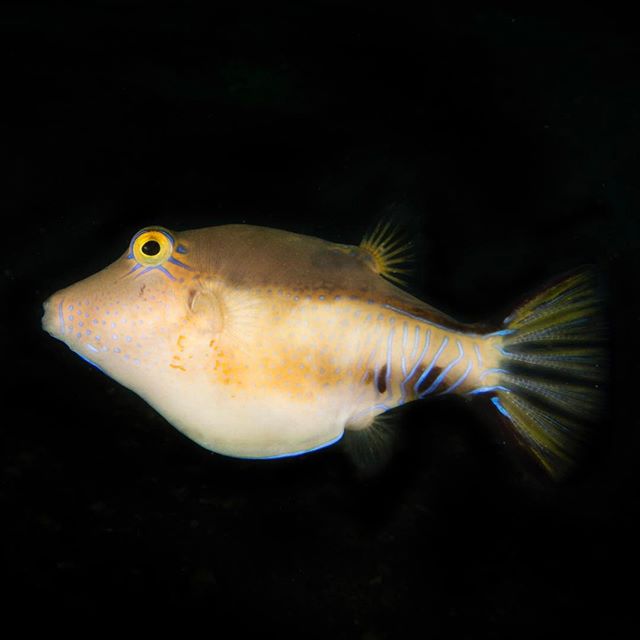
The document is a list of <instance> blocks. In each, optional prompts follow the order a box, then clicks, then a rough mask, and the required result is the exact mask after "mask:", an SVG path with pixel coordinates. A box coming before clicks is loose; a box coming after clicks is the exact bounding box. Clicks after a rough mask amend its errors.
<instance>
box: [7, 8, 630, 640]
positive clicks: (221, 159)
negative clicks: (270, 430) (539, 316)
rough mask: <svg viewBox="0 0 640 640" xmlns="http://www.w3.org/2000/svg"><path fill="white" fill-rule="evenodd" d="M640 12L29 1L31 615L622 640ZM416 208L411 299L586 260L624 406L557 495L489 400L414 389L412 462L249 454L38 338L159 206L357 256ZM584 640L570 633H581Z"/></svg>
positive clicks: (14, 338)
mask: <svg viewBox="0 0 640 640" xmlns="http://www.w3.org/2000/svg"><path fill="white" fill-rule="evenodd" d="M639 32H640V29H639V28H638V25H637V24H636V23H635V22H634V20H633V19H632V15H631V13H629V14H624V13H620V12H618V11H617V10H616V9H614V8H612V7H611V6H610V7H609V8H607V9H602V8H600V9H594V8H588V7H586V6H583V5H580V6H579V7H577V8H576V7H574V6H571V7H570V6H569V5H563V8H561V9H558V8H555V9H553V10H551V9H549V10H547V9H544V8H542V7H541V6H540V5H539V4H538V3H525V4H522V3H520V4H519V5H517V7H516V8H514V7H513V5H512V4H511V3H503V4H501V3H496V2H493V3H485V4H483V5H481V6H475V8H473V9H469V8H465V7H463V6H462V5H459V4H456V3H445V2H436V3H427V4H425V5H423V6H422V8H421V10H420V11H417V10H416V9H410V8H404V7H403V6H402V5H401V4H399V3H389V4H387V5H383V4H380V5H379V6H377V7H375V6H373V5H371V3H351V2H350V3H343V2H314V1H307V2H300V3H290V4H287V3H262V4H250V3H245V2H218V3H208V4H196V3H193V2H185V3H181V4H179V5H177V6H175V7H171V8H169V7H168V6H165V5H162V6H160V5H159V4H157V3H147V4H145V3H142V2H115V1H114V2H106V1H105V2H86V3H82V5H81V6H79V7H71V6H63V5H59V4H55V3H49V4H47V3H42V4H33V3H17V2H16V3H3V4H2V8H1V9H0V37H1V44H0V47H2V67H3V73H2V78H1V82H2V93H3V98H2V107H3V109H4V110H5V115H4V116H3V117H2V125H1V126H2V129H1V134H2V141H3V145H2V146H3V151H4V153H3V155H4V156H5V160H6V164H5V168H4V170H3V180H2V184H3V186H2V195H1V197H2V201H1V203H0V206H1V211H2V219H3V228H4V243H3V258H2V273H1V276H0V277H1V279H0V285H1V287H2V300H3V307H2V308H3V313H2V314H1V315H2V327H1V339H2V353H3V363H2V365H3V366H2V374H1V375H2V397H3V403H2V404H3V419H2V427H1V429H0V455H1V465H0V473H1V485H0V509H1V512H0V513H1V517H2V533H1V535H2V538H3V539H2V541H1V542H2V544H1V551H2V562H3V567H2V580H3V582H4V587H5V590H6V595H5V596H4V597H3V606H4V608H5V610H6V611H9V610H11V611H14V612H16V611H34V610H36V611H39V612H41V611H43V610H47V611H48V610H54V611H58V612H60V611H62V612H67V611H69V612H76V613H80V612H89V613H94V614H96V616H97V617H96V619H104V618H107V617H108V618H113V617H114V616H117V615H118V614H120V613H121V612H124V611H127V612H132V611H138V612H140V611H142V612H147V613H148V616H149V619H152V618H153V619H158V618H162V617H163V616H165V615H167V614H168V613H169V612H178V613H185V612H189V613H190V614H194V615H199V614H200V615H203V616H205V617H207V618H208V619H209V620H210V627H209V628H208V629H207V633H210V634H216V635H220V634H221V625H223V623H232V625H233V629H234V630H235V632H236V633H240V632H242V631H248V630H251V631H256V632H266V631H268V630H278V632H279V633H286V632H290V631H293V632H297V633H301V634H304V637H308V638H329V637H331V638H367V639H377V638H397V637H406V636H407V635H409V634H410V633H411V634H412V635H416V633H417V634H418V635H422V636H424V637H434V638H440V637H453V638H486V637H490V638H502V637H505V638H514V637H517V638H522V637H529V636H534V635H535V636H538V637H549V636H548V634H549V633H551V632H563V633H565V634H568V636H569V637H593V636H601V637H604V638H612V637H618V636H622V635H624V634H625V627H626V623H627V621H629V620H631V619H632V617H633V609H634V607H635V605H636V594H635V593H634V589H633V587H631V588H630V587H628V586H627V585H626V583H625V580H626V578H627V577H631V579H632V580H635V577H636V575H637V571H638V568H639V567H638V561H637V540H638V534H639V531H638V527H637V524H635V518H636V516H637V515H638V477H637V472H636V468H637V457H638V452H639V448H638V429H637V427H638V410H637V401H636V398H635V395H636V391H635V385H636V384H637V374H636V372H637V353H636V346H637V338H636V336H637V322H638V319H639V318H640V312H639V308H638V300H637V278H638V276H639V272H640V269H639V266H640V265H639V259H638V248H639V247H640V233H639V231H640V225H639V222H638V211H639V207H640V183H639V180H638V176H639V172H640V157H639V151H638V149H639V143H640V75H639V74H638V62H639V61H640V56H639V55H638V54H639V52H640V44H639V40H638V35H639ZM388 215H394V216H395V217H396V218H398V219H399V220H400V221H401V222H402V224H403V225H404V227H405V228H406V229H408V231H409V233H410V234H411V235H412V237H413V238H414V239H415V241H416V244H417V247H418V260H417V262H416V274H415V277H414V278H413V279H412V282H411V284H410V289H411V291H412V292H414V293H415V294H416V295H419V296H420V297H422V298H425V299H427V300H429V301H430V302H431V303H432V304H434V305H435V306H438V307H440V308H441V309H443V310H444V311H446V312H448V313H451V314H452V315H454V316H455V317H458V318H459V319H461V320H485V319H491V318H493V319H496V318H500V317H502V316H503V315H504V313H506V312H508V310H509V309H510V306H511V304H512V303H513V302H514V301H515V300H517V299H518V298H519V297H520V296H521V295H522V294H523V293H525V292H526V291H527V290H530V289H531V288H535V287H537V286H539V285H540V284H541V283H543V282H544V281H545V280H546V279H548V278H550V277H553V276H555V275H556V274H558V273H561V272H563V271H565V270H568V269H571V268H573V267H576V266H578V265H580V264H584V263H593V264H597V265H599V267H600V268H601V270H602V272H603V273H604V274H605V276H606V279H607V281H608V289H609V299H610V302H609V305H610V316H611V329H612V331H611V334H612V350H613V374H612V381H611V385H610V387H611V400H610V402H609V406H608V409H607V413H606V419H605V420H604V421H603V424H602V425H601V431H600V437H599V438H597V439H596V446H594V451H593V455H592V456H591V458H590V459H589V460H587V461H586V462H585V463H584V465H583V467H582V468H581V470H580V472H579V473H578V474H577V475H576V476H575V477H574V478H573V479H571V480H570V481H568V482H567V483H564V484H562V485H559V486H552V485H550V484H548V483H545V482H542V481H540V480H539V479H537V478H536V477H535V476H532V475H531V474H529V473H528V472H527V471H526V470H525V469H524V468H523V467H522V466H521V465H519V464H518V463H515V462H514V454H515V452H514V451H513V450H511V449H510V448H509V447H505V446H503V445H502V444H501V442H502V439H501V438H500V437H499V434H497V433H496V432H495V431H494V430H492V429H491V428H487V427H488V424H487V419H486V418H487V416H486V415H485V414H486V411H480V412H476V411H474V408H473V407H471V406H469V405H465V403H463V402H460V401H458V400H457V399H456V398H451V399H447V401H433V402H425V403H422V404H415V405H413V406H409V407H406V408H405V410H404V411H402V412H401V413H400V415H399V416H398V418H397V422H398V430H399V431H400V432H402V434H403V438H402V439H401V444H400V445H399V446H398V451H396V453H395V455H394V456H393V458H392V460H391V462H390V463H389V465H388V467H387V468H386V469H385V470H384V471H382V472H381V473H380V474H378V475H376V476H373V477H362V476H361V475H360V474H359V473H358V472H357V471H356V470H355V469H354V467H353V466H352V464H351V463H350V461H349V459H348V458H347V457H346V456H345V455H344V453H343V452H342V451H341V449H340V447H339V446H336V447H333V448H331V449H328V450H325V451H322V452H319V453H316V454H312V455H309V456H304V457H301V458H295V459H289V460H283V461H278V462H269V463H266V462H262V463H260V462H250V461H238V460H233V459H228V458H223V457H221V456H217V455H214V454H211V453H209V452H207V451H205V450H203V449H200V448H199V447H197V446H196V445H194V444H193V443H191V442H190V441H188V440H186V439H185V438H184V437H183V436H182V435H180V434H179V433H178V432H177V431H175V430H174V429H172V428H171V427H170V426H169V425H168V424H167V423H166V422H165V421H164V420H163V419H162V418H160V417H159V416H158V415H157V414H156V413H155V412H154V411H153V410H152V409H150V408H149V407H148V406H147V405H146V404H145V403H144V402H143V401H142V400H140V399H139V398H137V397H136V396H135V395H134V394H132V393H131V392H129V391H128V390H126V389H124V388H122V387H121V386H119V385H118V384H116V383H115V382H113V381H112V380H110V379H109V378H107V377H106V376H104V375H102V374H100V373H99V372H98V371H96V370H95V369H93V368H91V367H90V366H89V365H88V364H85V363H84V362H82V361H81V360H80V359H79V358H77V357H76V356H75V355H73V354H72V353H71V352H70V351H68V350H67V348H66V347H65V346H64V345H63V344H62V343H59V342H56V341H54V340H52V339H51V338H50V337H49V336H48V335H46V334H45V333H44V332H42V331H41V329H40V318H41V314H42V311H41V304H42V301H43V300H44V299H45V298H46V297H47V296H48V295H50V294H51V293H53V292H54V291H55V290H57V289H59V288H61V287H63V286H66V285H68V284H71V283H72V282H75V281H77V280H79V279H80V278H83V277H85V276H87V275H89V274H91V273H93V272H95V271H96V270H98V269H99V268H102V267H103V266H105V265H106V264H108V263H109V262H111V261H113V260H114V259H116V258H117V257H118V256H119V255H120V254H121V253H122V252H123V250H124V248H125V247H126V246H127V243H128V241H129V238H130V236H131V235H132V234H133V233H134V232H135V231H136V230H137V229H138V228H139V227H142V226H145V225H149V224H161V225H164V226H166V227H168V228H173V229H177V230H181V229H188V228H197V227H202V226H210V225H215V224H221V223H227V222H248V223H253V224H263V225H267V226H273V227H279V228H284V229H288V230H293V231H298V232H302V233H307V234H311V235H317V236H321V237H323V238H326V239H330V240H335V241H339V242H352V243H357V242H358V241H359V239H360V237H361V236H362V234H363V233H364V232H365V231H366V230H367V229H368V228H370V226H371V225H372V224H373V223H375V221H377V220H378V219H380V218H381V217H384V216H388ZM565 637H567V635H565Z"/></svg>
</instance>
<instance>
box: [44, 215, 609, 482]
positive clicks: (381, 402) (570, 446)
mask: <svg viewBox="0 0 640 640" xmlns="http://www.w3.org/2000/svg"><path fill="white" fill-rule="evenodd" d="M401 235H402V234H400V233H399V232H398V231H397V229H396V228H395V227H394V226H393V225H391V224H390V223H389V222H386V223H381V224H379V225H378V226H376V227H375V228H374V230H373V231H372V232H371V233H370V234H368V235H366V236H365V237H364V238H363V240H362V241H361V242H360V244H359V245H355V244H354V245H348V244H340V243H335V242H331V241H327V240H323V239H320V238H316V237H312V236H308V235H302V234H299V233H293V232H289V231H284V230H278V229H272V228H268V227H261V226H254V225H249V224H228V225H220V226H213V227H208V228H202V229H195V230H187V231H172V230H169V229H167V228H164V227H162V226H150V227H145V228H143V229H141V230H140V231H138V232H137V233H135V234H134V236H133V238H132V239H131V241H130V244H129V246H128V247H127V249H126V250H125V252H124V253H123V255H122V256H121V257H120V258H119V259H117V260H116V261H115V262H113V263H112V264H111V265H109V266H107V267H106V268H105V269H103V270H102V271H99V272H98V273H96V274H94V275H91V276H90V277H88V278H86V279H84V280H81V281H80V282H77V283H75V284H72V285H71V286H69V287H67V288H64V289H62V290H60V291H58V292H56V293H54V294H53V295H51V297H49V298H48V299H47V300H46V301H45V302H44V315H43V318H42V325H43V328H44V330H45V331H47V332H48V333H49V334H50V335H51V336H53V337H54V338H57V339H59V340H61V341H63V342H64V343H65V344H66V345H67V346H68V347H69V348H70V349H71V350H72V351H74V352H75V353H76V354H78V355H79V356H80V357H81V358H83V359H84V360H86V361H87V362H89V363H90V364H92V365H94V366H95V367H97V368H98V369H99V370H101V371H102V372H104V373H105V374H106V375H108V376H110V377H111V378H113V379H114V380H116V381H117V382H119V383H120V384H122V385H124V386H125V387H127V388H129V389H131V390H132V391H134V392H135V393H136V394H138V395H139V396H140V397H141V398H143V399H144V400H145V401H146V402H147V403H148V404H149V405H151V406H152V407H153V408H154V409H155V410H156V411H157V412H159V413H160V414H161V415H162V416H163V417H164V418H165V419H166V420H167V421H168V422H169V423H170V424H171V425H173V426H174V427H175V428H177V429H178V430H179V431H181V432H182V433H183V434H185V435H186V436H187V437H188V438H190V439H191V440H193V441H194V442H196V443H197V444H199V445H201V446H202V447H205V448H206V449H209V450H211V451H213V452H216V453H219V454H223V455H226V456H233V457H237V458H253V459H277V458H282V457H288V456H295V455H300V454H303V453H309V452H312V451H316V450H318V449H322V448H324V447H327V446H329V445H332V444H334V443H336V442H338V441H339V440H341V439H342V438H343V436H344V434H345V433H347V434H358V435H359V436H364V437H365V438H367V437H368V438H370V440H371V441H372V442H373V441H375V440H376V438H377V439H378V440H380V438H379V437H377V436H376V434H377V433H378V435H379V430H380V429H381V425H383V424H384V418H385V416H387V415H388V414H387V412H389V411H391V410H392V409H394V408H396V407H399V406H401V405H404V404H407V403H409V402H414V401H418V400H423V399H427V398H432V397H436V396H447V395H448V396H457V397H460V398H464V399H467V400H468V401H470V400H473V399H477V398H485V399H489V400H490V402H491V404H490V405H488V406H490V408H491V410H492V411H493V412H494V413H495V415H496V418H497V419H498V420H501V421H502V422H503V423H504V425H506V427H505V428H506V429H507V430H508V432H509V433H510V434H511V435H513V436H514V439H515V441H516V442H517V443H518V444H519V445H520V446H521V447H522V448H524V449H525V450H526V451H528V452H529V454H530V456H531V459H532V460H533V461H534V462H535V463H536V465H537V466H538V467H539V468H541V469H542V470H544V472H546V474H547V475H548V476H550V477H551V478H554V479H562V478H564V477H566V476H567V475H568V473H569V472H570V471H571V470H572V469H573V468H574V467H575V465H576V461H577V460H578V459H579V457H580V451H582V449H583V443H584V441H585V434H586V433H588V432H589V430H590V426H589V425H590V424H591V423H592V422H593V418H594V416H596V415H598V412H599V410H600V407H601V406H602V398H603V385H604V383H605V377H606V348H605V325H604V321H603V314H602V296H601V293H600V288H599V285H598V282H597V277H596V275H595V274H594V270H593V269H590V268H582V269H578V270H576V271H575V272H571V273H569V274H566V275H565V276H562V277H560V278H558V279H556V280H555V281H554V282H552V283H551V284H549V285H548V286H546V287H544V288H542V289H541V290H540V291H538V292H537V293H535V294H534V295H531V296H529V297H527V298H526V299H525V300H524V301H523V302H521V303H520V304H519V305H518V306H516V308H515V310H514V311H513V312H512V313H511V314H510V315H508V316H507V317H506V318H504V320H503V321H502V322H499V323H497V325H494V326H492V327H489V328H488V329H487V327H486V325H482V324H468V323H464V322H459V321H456V320H454V319H453V318H451V317H449V316H448V315H446V314H444V313H443V312H441V311H439V310H437V309H436V308H434V307H432V306H431V305H429V304H427V303H426V302H423V301H422V300H420V299H419V298H417V297H414V296H413V295H412V294H410V293H409V292H408V291H407V290H406V288H405V287H404V283H403V278H404V276H405V275H406V273H407V271H408V269H407V267H406V266H403V265H406V264H408V262H409V261H410V259H411V251H412V249H411V246H410V244H411V243H409V242H406V241H405V240H403V239H402V237H401Z"/></svg>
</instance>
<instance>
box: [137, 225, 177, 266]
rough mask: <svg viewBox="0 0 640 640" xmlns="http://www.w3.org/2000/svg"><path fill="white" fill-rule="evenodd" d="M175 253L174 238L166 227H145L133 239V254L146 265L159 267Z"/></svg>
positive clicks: (139, 261)
mask: <svg viewBox="0 0 640 640" xmlns="http://www.w3.org/2000/svg"><path fill="white" fill-rule="evenodd" d="M172 253H173V238H172V236H171V234H170V233H169V232H168V231H166V230H165V229H160V228H155V229H143V230H142V231H139V232H138V233H137V234H136V235H135V236H134V237H133V240H132V241H131V254H132V255H131V256H130V257H132V258H134V259H135V260H136V261H137V262H138V263H140V264H141V265H144V266H146V267H157V266H158V265H161V264H162V263H163V262H165V261H166V260H168V259H169V258H170V257H171V254H172Z"/></svg>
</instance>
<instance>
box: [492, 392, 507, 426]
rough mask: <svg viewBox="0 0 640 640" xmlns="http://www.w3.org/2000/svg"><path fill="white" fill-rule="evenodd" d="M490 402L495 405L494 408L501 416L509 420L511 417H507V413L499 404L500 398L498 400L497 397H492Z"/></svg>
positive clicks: (500, 403)
mask: <svg viewBox="0 0 640 640" xmlns="http://www.w3.org/2000/svg"><path fill="white" fill-rule="evenodd" d="M491 402H493V404H495V405H496V408H497V409H498V411H499V412H500V413H501V414H502V415H503V416H505V417H506V418H509V420H511V416H510V415H509V412H508V411H507V410H506V409H505V408H504V407H503V406H502V402H500V398H498V396H494V397H493V398H491Z"/></svg>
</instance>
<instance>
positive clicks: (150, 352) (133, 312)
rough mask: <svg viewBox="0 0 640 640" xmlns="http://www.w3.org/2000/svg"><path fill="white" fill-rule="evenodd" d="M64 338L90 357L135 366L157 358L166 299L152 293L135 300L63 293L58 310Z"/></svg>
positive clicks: (75, 348)
mask: <svg viewBox="0 0 640 640" xmlns="http://www.w3.org/2000/svg"><path fill="white" fill-rule="evenodd" d="M59 314H60V315H61V318H60V324H61V333H62V336H61V337H62V338H63V340H64V341H65V342H66V343H67V344H68V345H69V346H70V347H72V348H73V349H74V350H75V351H77V352H78V353H80V354H81V355H85V356H86V357H87V358H88V359H90V360H96V361H98V362H99V361H103V360H105V359H107V358H108V359H109V360H110V361H112V362H113V361H114V359H115V361H117V360H121V361H122V362H125V363H127V364H131V365H134V366H142V365H148V366H153V365H155V364H157V363H158V362H159V355H160V354H159V353H158V349H157V342H158V338H159V336H158V332H159V331H160V333H162V318H164V314H165V303H164V301H163V300H161V299H159V298H158V297H157V296H155V295H153V294H149V295H147V296H145V297H144V299H143V298H142V297H141V298H140V299H139V300H136V301H135V302H130V301H128V300H123V299H121V298H120V297H118V296H114V297H112V298H106V297H104V298H100V299H93V300H92V299H90V298H88V297H83V298H74V297H73V296H72V295H67V296H65V299H64V301H63V302H62V303H61V307H60V310H59Z"/></svg>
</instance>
